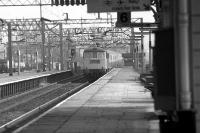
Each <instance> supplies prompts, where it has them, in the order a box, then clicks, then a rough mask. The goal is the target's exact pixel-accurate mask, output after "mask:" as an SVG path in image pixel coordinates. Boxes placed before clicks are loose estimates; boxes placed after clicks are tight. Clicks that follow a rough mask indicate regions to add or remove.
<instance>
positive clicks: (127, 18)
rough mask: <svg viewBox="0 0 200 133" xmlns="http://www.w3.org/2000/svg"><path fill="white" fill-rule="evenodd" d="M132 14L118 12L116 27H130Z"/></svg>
mask: <svg viewBox="0 0 200 133" xmlns="http://www.w3.org/2000/svg"><path fill="white" fill-rule="evenodd" d="M130 25H131V12H117V23H116V27H130Z"/></svg>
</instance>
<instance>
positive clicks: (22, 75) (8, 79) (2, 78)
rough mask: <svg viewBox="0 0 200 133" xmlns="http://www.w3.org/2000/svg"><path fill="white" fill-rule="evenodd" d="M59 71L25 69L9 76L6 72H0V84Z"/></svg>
mask: <svg viewBox="0 0 200 133" xmlns="http://www.w3.org/2000/svg"><path fill="white" fill-rule="evenodd" d="M56 72H59V71H45V72H36V70H33V71H25V72H20V74H18V73H17V72H15V73H13V76H9V74H8V73H3V74H0V84H4V83H7V82H11V83H12V82H15V81H18V80H26V79H31V78H35V77H39V76H45V75H47V74H53V73H56Z"/></svg>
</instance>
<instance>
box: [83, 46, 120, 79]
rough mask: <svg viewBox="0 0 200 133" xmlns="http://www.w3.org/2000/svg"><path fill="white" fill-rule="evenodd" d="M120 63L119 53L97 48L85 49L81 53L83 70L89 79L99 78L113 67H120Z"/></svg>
mask: <svg viewBox="0 0 200 133" xmlns="http://www.w3.org/2000/svg"><path fill="white" fill-rule="evenodd" d="M122 61H123V58H122V54H121V53H117V52H114V51H109V50H104V49H103V48H99V47H92V48H87V49H85V50H84V52H83V70H84V73H85V74H88V75H89V76H90V77H91V78H97V77H100V76H101V75H103V74H105V73H106V72H108V71H109V70H110V69H112V68H113V67H121V66H122V65H123V62H122Z"/></svg>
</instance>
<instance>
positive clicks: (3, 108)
mask: <svg viewBox="0 0 200 133" xmlns="http://www.w3.org/2000/svg"><path fill="white" fill-rule="evenodd" d="M86 79H87V77H85V76H83V75H78V76H76V77H73V79H70V78H68V79H64V80H62V81H59V82H57V83H54V84H52V85H49V86H46V87H44V88H42V89H38V90H36V91H32V92H29V93H25V94H23V95H20V96H18V97H15V98H13V99H9V100H5V101H4V102H1V103H0V133H3V132H11V130H14V129H15V128H17V127H21V126H22V125H23V124H25V123H27V121H30V120H31V119H33V118H35V117H37V116H38V115H40V114H41V113H42V112H45V111H46V110H48V109H50V108H51V107H53V106H55V105H56V104H57V103H59V102H60V101H62V100H64V99H66V98H67V97H68V96H70V95H71V94H74V93H75V92H77V91H78V90H80V89H81V88H83V87H84V86H86V85H88V84H89V83H88V82H87V80H86Z"/></svg>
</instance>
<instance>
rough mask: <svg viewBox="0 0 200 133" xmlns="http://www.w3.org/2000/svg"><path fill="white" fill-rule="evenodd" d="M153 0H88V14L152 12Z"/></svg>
mask: <svg viewBox="0 0 200 133" xmlns="http://www.w3.org/2000/svg"><path fill="white" fill-rule="evenodd" d="M150 1H151V0H87V10H88V13H95V12H131V11H146V10H150V8H149V7H150Z"/></svg>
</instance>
